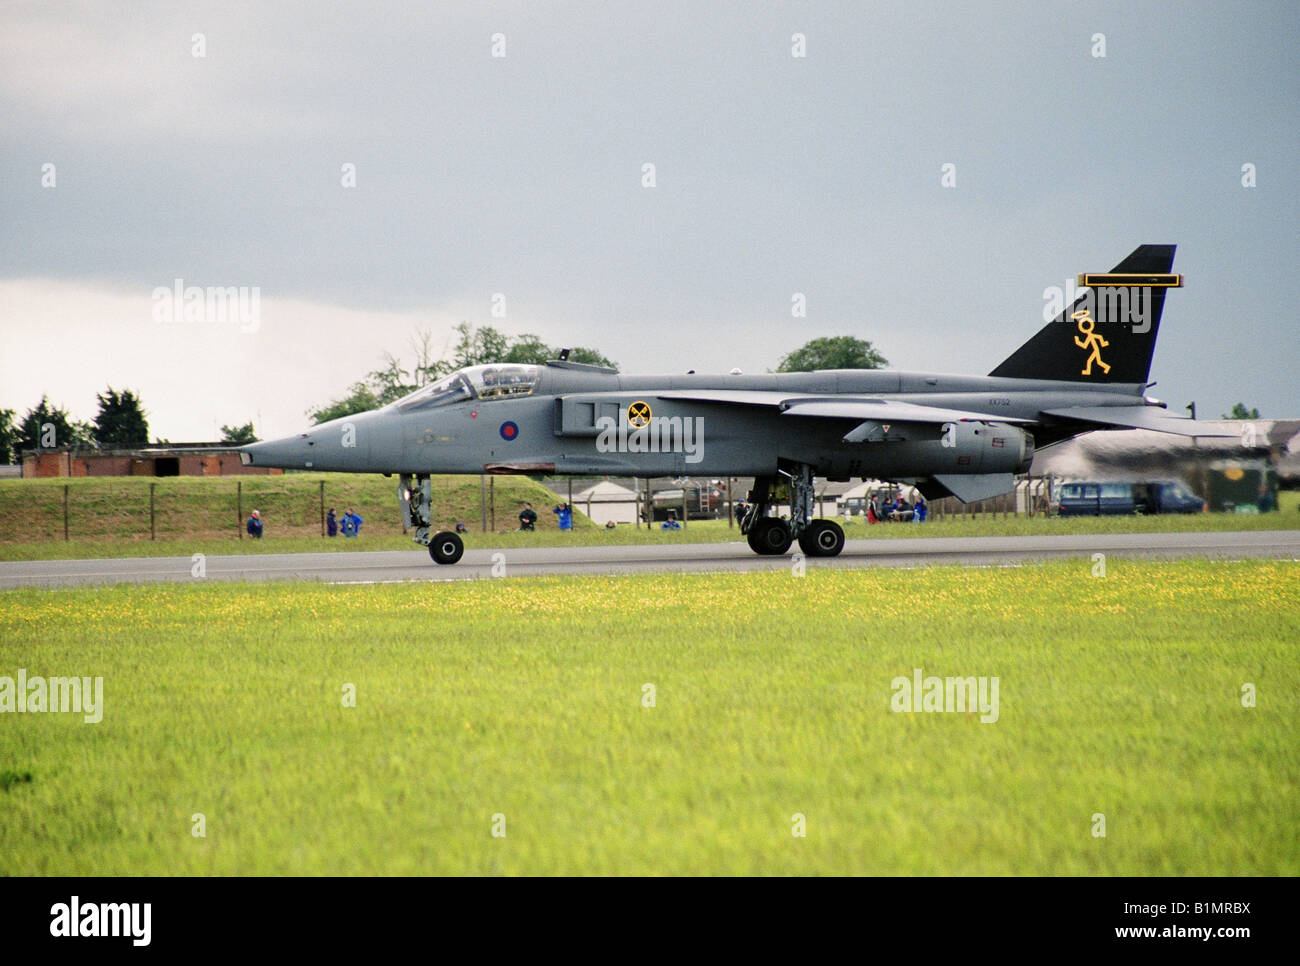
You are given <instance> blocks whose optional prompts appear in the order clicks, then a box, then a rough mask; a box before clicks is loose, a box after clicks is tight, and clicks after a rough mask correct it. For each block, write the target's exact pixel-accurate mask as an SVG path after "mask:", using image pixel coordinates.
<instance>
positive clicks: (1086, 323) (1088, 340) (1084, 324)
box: [1070, 309, 1110, 376]
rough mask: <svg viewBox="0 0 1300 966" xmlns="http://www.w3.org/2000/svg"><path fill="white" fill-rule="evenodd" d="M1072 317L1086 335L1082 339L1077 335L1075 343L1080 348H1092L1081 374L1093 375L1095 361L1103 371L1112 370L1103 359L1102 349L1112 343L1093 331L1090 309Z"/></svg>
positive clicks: (1081, 332) (1080, 330)
mask: <svg viewBox="0 0 1300 966" xmlns="http://www.w3.org/2000/svg"><path fill="white" fill-rule="evenodd" d="M1070 318H1072V319H1074V321H1075V324H1076V325H1078V327H1079V332H1080V334H1082V335H1083V336H1085V338H1082V339H1081V338H1079V336H1077V335H1076V336H1075V337H1074V344H1075V345H1077V346H1078V347H1079V348H1080V349H1091V350H1092V352H1091V353H1090V354H1089V356H1088V359H1087V361H1085V362H1084V364H1083V372H1082V373H1080V375H1084V376H1091V375H1092V364H1093V363H1094V362H1095V363H1097V365H1099V366H1101V368H1102V371H1103V372H1110V366H1108V365H1106V363H1104V362H1102V361H1101V350H1102V349H1103V348H1104V347H1105V346H1108V345H1110V343H1109V342H1107V341H1106V340H1105V339H1103V338H1102V337H1101V336H1100V335H1099V334H1098V333H1096V332H1093V331H1092V330H1093V328H1094V323H1093V321H1092V318H1091V317H1090V316H1089V315H1088V310H1087V309H1084V310H1083V311H1082V312H1075V313H1074V314H1073V315H1071V316H1070Z"/></svg>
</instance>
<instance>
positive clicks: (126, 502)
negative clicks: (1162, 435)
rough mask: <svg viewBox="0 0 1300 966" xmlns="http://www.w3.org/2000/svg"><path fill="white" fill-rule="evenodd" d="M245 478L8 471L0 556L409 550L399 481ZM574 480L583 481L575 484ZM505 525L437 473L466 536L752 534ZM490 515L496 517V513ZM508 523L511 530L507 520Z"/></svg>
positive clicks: (1045, 529)
mask: <svg viewBox="0 0 1300 966" xmlns="http://www.w3.org/2000/svg"><path fill="white" fill-rule="evenodd" d="M150 482H154V483H156V484H157V486H156V489H155V491H154V513H155V519H154V528H155V534H156V537H157V539H155V540H150V539H149V533H150V531H149V484H150ZM235 482H236V481H235V480H234V479H232V478H230V477H224V478H222V477H214V478H203V477H173V478H170V479H162V480H153V481H151V480H150V479H147V478H135V477H94V478H82V479H73V480H61V479H37V480H3V481H0V560H57V559H79V558H93V557H144V556H185V557H188V556H190V555H192V554H194V553H205V554H209V555H213V554H245V553H295V552H308V551H321V550H329V551H339V552H342V551H349V550H409V549H411V548H412V547H413V546H414V545H413V544H412V542H411V539H410V537H409V536H406V535H403V534H402V528H401V517H400V513H399V510H398V505H397V497H396V487H397V484H396V481H395V480H393V479H384V478H383V477H382V476H370V475H360V476H359V475H351V474H346V473H316V474H310V473H301V474H286V475H284V476H260V477H246V478H243V480H242V483H243V514H242V515H241V514H239V513H238V512H237V511H238V501H237V498H236V494H235ZM65 483H67V484H68V486H69V513H68V516H69V536H70V537H71V539H70V540H68V541H64V539H63V486H64V484H65ZM322 483H324V484H325V492H326V507H329V506H333V507H335V508H336V509H337V510H338V512H339V515H340V516H341V515H342V513H343V511H344V510H345V509H346V508H347V507H349V506H354V507H355V508H356V509H357V512H358V513H360V514H361V516H362V517H363V518H364V519H365V521H366V522H365V525H364V526H363V527H362V536H361V538H360V539H358V540H345V539H343V538H335V539H333V540H327V539H325V538H322V537H321V536H320V486H321V484H322ZM574 488H575V490H577V489H580V485H579V484H575V487H574ZM493 490H494V499H495V505H496V518H495V531H492V532H488V533H484V532H482V529H481V528H482V512H481V491H480V486H479V479H478V477H463V476H460V477H457V476H449V477H437V478H435V481H434V502H435V510H436V512H435V519H436V520H437V522H438V524H439V525H440V526H443V527H446V528H448V529H450V527H451V526H452V525H453V524H454V522H455V521H456V520H463V521H464V522H465V523H466V525H467V526H468V528H469V531H470V532H469V534H468V536H467V537H466V546H467V547H471V548H472V547H492V548H503V549H512V548H515V547H524V546H556V545H573V544H579V545H584V546H603V545H607V544H616V545H625V544H658V543H685V542H690V543H699V542H714V541H729V540H737V541H738V540H741V539H743V538H742V537H741V535H740V532H739V531H738V530H737V529H735V528H734V527H729V526H728V525H727V521H726V520H719V521H713V520H709V521H691V522H688V524H687V527H686V529H685V530H684V531H682V532H678V533H664V532H662V531H660V530H659V529H657V527H656V528H655V529H653V530H646V529H644V528H636V527H633V526H631V525H623V526H619V527H618V528H617V529H615V530H612V531H607V530H605V529H604V528H603V527H596V526H594V525H593V524H592V523H591V521H590V520H588V519H587V518H586V516H585V515H583V514H582V512H581V511H582V506H581V505H580V504H579V505H578V506H577V507H576V509H577V511H578V512H577V513H575V514H574V520H575V529H574V530H572V531H568V532H562V531H560V530H558V529H557V527H556V524H555V516H554V515H553V514H552V513H550V512H549V511H550V507H551V506H552V505H554V503H555V502H556V500H557V497H556V496H555V494H554V493H552V492H551V491H550V490H549V489H547V488H546V487H544V486H542V485H541V484H540V483H537V482H534V481H533V480H530V479H527V478H524V477H511V476H503V477H497V478H496V479H495V481H494V482H493ZM524 500H531V501H532V502H533V504H534V506H535V508H536V509H537V511H538V516H539V520H538V527H539V529H538V530H537V532H536V533H516V532H514V528H515V527H517V526H518V522H517V514H518V511H519V508H520V506H521V505H522V503H523V501H524ZM1280 505H1281V509H1280V511H1279V512H1277V513H1267V514H1258V515H1251V514H1227V513H1202V514H1194V515H1189V516H1157V517H1136V516H1135V517H1103V518H1081V517H1075V518H1071V519H1058V518H1055V517H1043V516H1035V517H1015V516H1010V517H1002V516H993V515H990V516H979V517H976V516H972V517H957V518H948V519H945V520H932V521H929V522H927V523H925V524H924V525H913V524H907V523H899V524H882V525H876V526H869V525H867V524H866V523H864V522H862V519H861V518H860V517H859V518H854V519H853V520H852V521H851V522H848V523H846V524H845V532H846V534H847V535H848V537H849V538H850V539H873V540H887V539H897V538H900V537H955V536H1022V535H1023V536H1028V535H1034V534H1074V533H1153V532H1162V533H1164V532H1171V531H1191V530H1277V529H1300V512H1297V511H1300V492H1287V491H1283V493H1282V494H1281V496H1280ZM253 508H257V509H259V510H260V511H261V513H262V517H263V519H264V520H265V521H266V528H267V529H266V536H265V537H264V538H263V539H262V540H249V539H240V537H239V533H240V530H239V529H237V528H236V522H237V521H240V520H242V519H243V518H244V517H246V516H247V515H248V513H249V511H251V510H252V509H253ZM491 523H492V521H491V520H489V525H491ZM503 531H506V532H503Z"/></svg>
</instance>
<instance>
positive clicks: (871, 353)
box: [776, 335, 889, 372]
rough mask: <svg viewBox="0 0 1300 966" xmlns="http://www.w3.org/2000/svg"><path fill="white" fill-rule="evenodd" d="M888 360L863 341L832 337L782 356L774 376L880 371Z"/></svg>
mask: <svg viewBox="0 0 1300 966" xmlns="http://www.w3.org/2000/svg"><path fill="white" fill-rule="evenodd" d="M887 365H889V360H888V359H886V358H885V357H884V356H882V355H881V354H880V353H879V352H877V351H876V347H875V346H873V345H872V344H871V343H870V342H867V341H866V340H865V339H855V338H854V337H853V336H851V335H835V336H828V337H825V338H821V339H813V340H812V341H811V342H806V343H804V345H803V346H801V347H800V348H798V349H795V350H794V352H791V353H790V354H789V355H787V356H785V357H784V358H783V359H782V360H781V363H780V365H778V366H777V367H776V371H777V372H814V371H815V370H817V369H883V368H884V367H885V366H887Z"/></svg>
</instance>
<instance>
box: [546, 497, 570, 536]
mask: <svg viewBox="0 0 1300 966" xmlns="http://www.w3.org/2000/svg"><path fill="white" fill-rule="evenodd" d="M551 512H552V513H554V514H555V515H556V516H557V517H559V519H560V529H561V530H572V529H573V508H572V507H571V506H569V504H567V503H561V504H560V505H559V506H555V507H551Z"/></svg>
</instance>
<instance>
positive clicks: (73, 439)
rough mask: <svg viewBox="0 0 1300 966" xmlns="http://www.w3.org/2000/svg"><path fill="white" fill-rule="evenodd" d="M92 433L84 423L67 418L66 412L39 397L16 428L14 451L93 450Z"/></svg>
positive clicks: (46, 398)
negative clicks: (63, 447)
mask: <svg viewBox="0 0 1300 966" xmlns="http://www.w3.org/2000/svg"><path fill="white" fill-rule="evenodd" d="M92 432H93V431H92V430H91V428H90V427H89V426H87V425H86V424H85V423H82V422H78V421H76V420H73V419H70V418H69V417H68V411H67V410H66V409H63V408H62V407H60V406H55V405H52V404H51V403H50V400H49V398H48V397H46V396H41V401H40V402H39V403H37V405H36V407H35V408H34V409H29V410H28V411H27V415H26V416H24V417H23V421H22V422H21V423H20V424H19V426H18V448H19V449H20V450H24V449H56V448H58V447H61V446H69V447H72V448H73V449H86V448H93V447H94V445H95V444H94V442H93V436H92Z"/></svg>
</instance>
